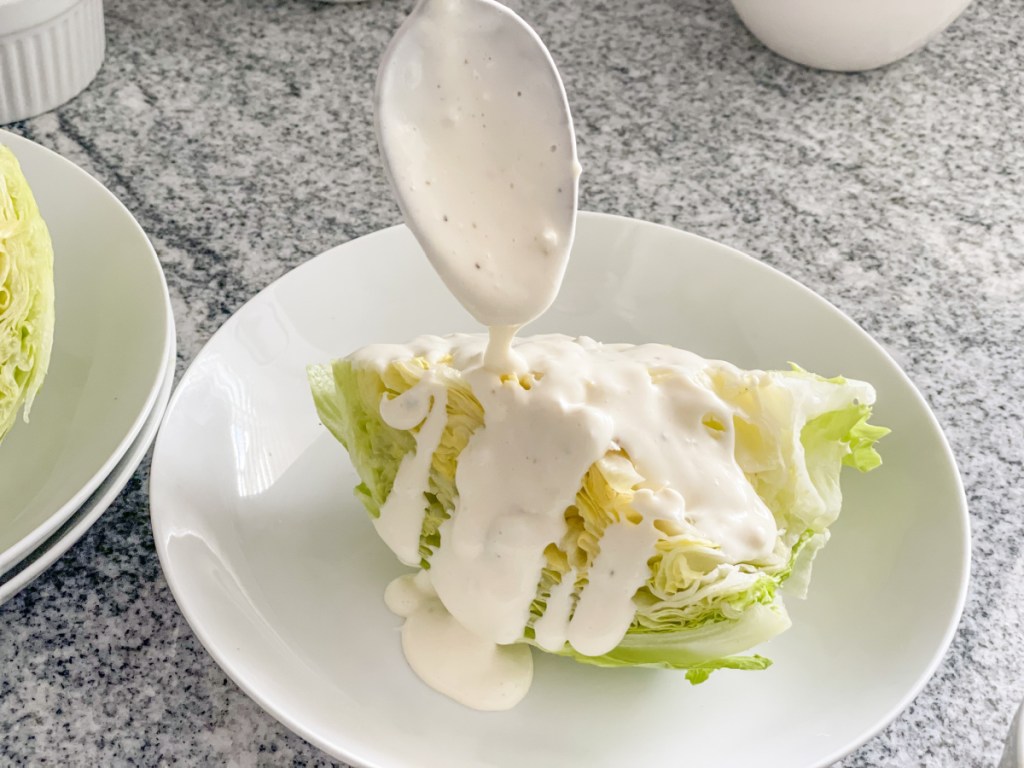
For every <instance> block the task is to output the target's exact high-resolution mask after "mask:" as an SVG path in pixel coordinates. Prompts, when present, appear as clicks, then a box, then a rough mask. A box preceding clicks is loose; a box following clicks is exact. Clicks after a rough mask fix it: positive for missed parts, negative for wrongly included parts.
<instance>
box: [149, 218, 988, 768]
mask: <svg viewBox="0 0 1024 768" xmlns="http://www.w3.org/2000/svg"><path fill="white" fill-rule="evenodd" d="M579 218H580V219H592V220H604V221H614V222H618V223H619V224H620V225H627V226H628V225H641V226H644V227H655V228H658V229H662V230H669V231H671V232H672V233H673V234H674V235H676V236H678V235H683V236H685V237H687V238H691V239H694V240H696V241H698V242H701V243H704V244H709V245H711V246H713V247H715V248H720V249H725V250H726V251H728V252H729V253H730V255H731V256H732V257H733V258H738V259H740V260H743V261H744V262H745V263H746V264H748V266H750V267H751V268H753V269H756V270H762V271H764V272H765V273H770V274H772V275H773V278H774V279H778V278H782V280H783V281H784V282H786V283H788V284H790V285H792V286H796V287H797V288H799V289H800V290H801V291H803V292H805V293H806V294H807V296H808V298H809V299H811V300H813V301H816V302H817V303H819V305H821V306H822V307H823V308H825V309H826V310H827V311H831V312H833V313H836V315H837V316H839V317H840V318H841V319H842V320H843V321H844V322H845V323H847V324H849V325H850V326H852V327H853V328H854V329H855V330H856V331H858V332H859V333H860V334H861V335H862V336H863V337H864V338H865V339H866V340H867V341H868V342H869V344H870V345H871V347H872V348H873V349H874V351H875V352H876V353H877V354H879V355H880V356H881V357H882V358H883V359H884V360H885V361H886V362H887V363H888V365H889V366H890V367H891V368H892V370H894V371H895V372H896V373H897V374H898V377H899V379H900V380H901V381H902V383H903V384H905V385H906V386H907V387H908V390H909V392H910V393H911V395H912V396H913V397H914V398H915V399H916V401H917V403H918V405H919V406H921V408H922V409H923V411H924V413H925V415H926V416H927V419H928V422H929V424H930V426H931V427H932V429H933V430H934V432H935V435H936V437H937V438H938V444H939V446H941V450H942V455H943V456H944V458H945V459H946V461H948V462H949V467H950V469H951V471H952V476H953V480H954V483H955V487H956V491H957V493H956V499H955V501H956V506H957V511H958V513H959V514H958V515H957V517H956V520H957V521H958V522H959V526H960V534H961V535H960V536H959V541H960V556H961V557H960V560H961V567H960V569H959V574H958V576H959V580H958V583H959V588H958V590H957V594H956V599H955V603H954V606H953V612H952V614H951V616H950V619H949V620H948V622H947V626H946V629H945V631H944V632H943V634H942V637H941V638H939V642H938V644H937V646H936V650H935V651H934V653H933V654H932V657H931V658H930V659H929V660H928V662H927V664H925V665H924V666H923V667H922V671H921V672H920V673H919V675H918V676H917V679H916V680H915V681H914V684H913V685H911V686H909V687H908V689H907V691H906V692H905V693H904V694H903V695H902V696H901V697H900V698H899V700H898V701H897V703H896V704H895V705H893V706H891V707H890V708H889V709H888V710H886V711H885V712H884V713H882V714H880V715H879V716H877V717H876V719H875V722H874V724H873V725H872V726H870V727H869V728H867V729H865V731H864V732H863V733H862V734H860V735H859V736H858V737H856V738H854V739H851V740H850V741H849V742H847V743H846V744H844V745H842V746H840V747H837V748H836V749H835V750H833V751H832V752H831V753H830V754H828V755H826V756H824V757H822V758H821V759H820V760H819V761H818V762H816V763H813V764H809V765H807V766H806V768H828V766H830V765H832V764H833V763H834V762H836V761H837V760H840V759H842V758H843V757H846V756H848V755H850V754H851V753H852V752H854V751H855V750H857V749H858V748H860V747H861V746H863V745H864V744H866V743H867V742H868V741H870V740H871V739H872V738H874V737H875V736H877V735H878V734H879V733H880V732H881V731H882V730H883V729H884V728H886V727H887V726H889V725H890V724H891V723H892V722H893V721H894V720H895V719H896V718H897V717H898V716H899V715H900V714H901V713H902V712H903V711H904V710H905V709H906V708H907V707H908V706H909V705H910V703H911V702H912V701H913V700H914V699H915V698H916V697H917V696H918V695H919V694H920V693H921V691H922V690H923V689H924V687H925V686H926V685H927V684H928V682H929V681H930V680H931V679H932V677H933V676H934V675H935V672H936V671H937V670H938V668H939V666H940V664H941V663H942V661H943V659H944V658H945V657H946V654H947V653H948V652H949V649H950V646H951V644H952V641H953V638H954V636H955V634H956V633H957V631H958V630H959V628H960V625H961V623H962V621H963V613H964V608H965V606H966V601H967V594H968V590H969V586H970V571H971V559H972V551H971V541H972V532H971V521H970V511H969V506H968V503H967V496H966V492H965V489H964V484H963V477H962V475H961V473H960V469H959V465H958V464H957V461H956V455H955V454H954V453H953V450H952V447H951V446H950V444H949V440H948V438H947V437H946V434H945V432H944V430H943V429H942V425H941V423H940V422H939V420H938V417H937V416H936V415H935V412H934V411H933V410H932V408H931V405H930V404H929V403H928V401H927V399H926V398H925V397H924V395H923V394H922V393H921V391H920V390H919V389H918V388H917V386H916V385H915V384H914V382H913V380H912V379H911V378H910V377H909V376H908V375H907V373H906V372H905V371H904V370H903V368H902V366H900V365H899V363H898V362H897V361H896V360H895V359H894V358H893V357H892V355H890V354H889V352H888V351H887V350H886V349H885V348H884V347H883V346H882V345H881V343H880V342H878V341H877V340H876V339H875V337H874V336H873V335H871V334H870V333H868V331H866V330H865V329H864V328H862V327H861V326H860V324H859V323H857V322H856V321H855V320H854V319H853V318H851V317H850V316H849V315H847V314H846V313H845V312H843V311H842V310H841V309H840V308H839V307H837V306H836V305H834V304H833V303H832V302H830V301H829V300H828V299H826V298H825V297H824V296H822V295H821V294H819V293H818V292H817V291H815V290H813V289H812V288H810V287H809V286H807V285H804V284H803V283H801V282H800V281H799V280H797V279H795V278H793V277H791V276H789V275H788V274H786V273H785V272H783V271H782V270H780V269H777V268H776V267H774V266H772V265H770V264H767V263H765V262H763V261H761V260H760V259H758V258H755V257H754V256H751V255H750V254H748V253H745V252H743V251H741V250H739V249H738V248H735V247H733V246H730V245H728V244H726V243H722V242H720V241H717V240H713V239H711V238H707V237H704V236H702V235H698V234H695V233H693V232H689V231H687V230H683V229H681V228H679V227H675V226H671V225H668V224H662V223H658V222H653V221H647V220H644V219H638V218H633V217H629V216H620V215H617V214H609V213H601V212H591V211H580V212H579ZM396 230H406V231H410V230H409V229H408V227H407V226H406V225H405V224H396V225H392V226H389V227H383V228H381V229H377V230H373V231H371V232H368V233H366V234H364V235H361V236H359V237H356V238H352V239H350V240H347V241H345V242H343V243H340V244H338V245H336V246H334V247H332V248H329V249H327V250H325V251H323V252H322V253H319V254H317V255H316V256H314V257H312V258H310V259H308V260H307V261H305V262H303V263H302V264H300V265H298V266H297V267H295V268H293V269H291V270H289V271H287V272H285V273H284V274H282V275H280V276H279V277H277V278H276V279H275V280H273V281H271V282H270V283H269V284H267V285H266V286H264V287H263V288H262V289H260V290H259V291H258V292H257V293H256V294H254V295H253V296H252V297H250V298H249V299H248V300H247V301H246V302H245V303H244V304H242V305H241V306H239V307H238V308H237V309H236V310H235V311H234V312H233V313H232V314H231V315H230V316H229V317H228V318H227V319H226V320H225V321H224V322H223V323H222V324H221V326H220V327H219V328H218V329H217V330H216V332H214V334H213V335H211V336H210V338H209V339H207V341H206V342H205V343H204V344H203V346H202V348H201V349H200V350H199V351H198V352H197V353H196V355H195V357H194V358H193V359H192V361H190V363H189V365H188V366H187V368H186V370H185V372H184V373H183V374H182V376H181V379H179V381H178V383H177V385H176V386H175V391H174V393H173V394H172V396H171V399H170V402H169V403H168V405H167V409H166V411H165V413H164V417H163V421H162V424H161V426H160V430H159V432H158V433H157V437H156V441H155V445H154V453H153V466H152V469H151V472H150V477H149V488H150V520H151V524H152V530H153V537H154V541H155V545H156V551H157V556H158V559H159V561H160V567H161V569H162V571H163V573H164V578H165V579H166V581H167V585H168V588H169V589H170V591H171V594H172V596H173V597H174V600H175V603H176V604H177V606H178V609H179V610H180V611H181V613H182V615H183V616H184V618H185V620H186V622H187V623H188V625H189V627H190V628H191V629H192V632H193V634H194V635H195V636H196V638H197V639H198V640H199V642H200V644H201V645H202V646H203V648H204V649H205V650H206V652H207V653H209V654H210V656H211V657H212V658H213V660H214V661H215V662H216V664H217V665H218V666H219V667H220V668H221V669H222V670H223V671H224V672H225V674H227V675H228V677H229V678H230V679H231V680H232V682H234V683H235V685H237V686H238V687H239V688H240V689H241V690H242V691H243V692H244V693H245V694H246V695H247V696H249V698H251V699H252V700H253V701H255V702H256V703H257V705H259V707H260V708H261V709H262V710H263V711H264V712H266V713H267V714H269V715H270V716H271V717H273V718H274V719H275V720H277V721H278V722H279V723H281V724H282V725H284V726H285V727H286V728H288V729H289V730H291V731H292V732H293V733H295V734H297V735H299V736H300V737H302V738H303V739H304V740H306V741H307V742H309V743H310V744H312V745H313V746H315V747H316V748H318V749H320V750H321V751H323V752H324V753H325V754H327V755H330V756H332V757H334V758H336V759H340V760H344V761H346V762H349V763H351V764H352V765H353V766H358V767H359V768H384V765H383V764H381V763H377V762H374V761H372V760H367V759H366V758H365V757H362V756H360V755H359V754H357V753H355V752H352V751H349V750H347V749H345V748H343V747H339V746H336V745H333V744H330V743H328V741H327V740H325V739H323V738H320V737H319V736H318V735H316V734H315V733H313V732H312V731H311V730H310V729H309V728H307V727H306V726H305V725H303V723H302V722H300V721H298V720H297V719H296V718H295V717H293V716H291V715H289V714H288V713H287V712H285V711H283V710H281V708H279V707H277V706H275V705H274V703H273V702H272V701H271V700H269V699H268V698H267V697H265V696H263V695H262V694H261V693H260V692H259V691H258V690H257V688H256V686H255V685H254V684H253V682H252V681H250V680H249V679H248V678H247V677H246V675H245V674H243V673H241V672H240V671H239V670H238V669H237V667H236V665H235V664H234V663H233V662H232V660H231V659H230V657H228V655H227V654H225V653H224V652H223V650H222V649H221V648H220V646H218V645H217V643H216V642H214V640H213V639H212V638H211V637H209V635H208V634H207V633H206V632H205V631H204V629H203V628H202V623H201V622H199V621H198V620H197V619H196V617H195V615H194V614H193V613H192V611H191V610H190V608H189V607H188V603H187V600H186V598H185V595H184V594H183V587H182V585H181V584H180V583H178V582H177V580H176V576H175V572H174V566H173V565H172V558H171V556H170V554H169V553H168V552H167V551H166V550H165V548H164V544H163V542H164V537H163V536H162V535H161V532H162V531H163V527H164V524H163V522H162V518H161V514H162V513H161V512H160V511H159V510H158V506H160V503H159V501H157V503H154V500H153V497H152V487H153V480H154V477H157V476H158V475H159V474H160V467H162V466H163V462H161V461H160V460H159V459H160V456H161V454H162V451H161V445H162V438H163V437H164V435H165V428H166V427H167V425H168V423H169V422H170V421H171V419H172V418H173V415H174V411H175V410H176V407H177V403H178V400H179V398H180V397H181V394H182V388H183V387H182V385H183V384H185V383H186V382H187V381H188V380H189V378H190V376H191V374H192V372H193V369H194V368H195V367H196V365H197V363H199V362H201V361H202V358H203V355H204V352H206V350H207V348H208V347H209V346H210V345H211V344H212V343H213V342H214V341H215V340H216V339H217V338H218V337H219V336H220V335H221V334H222V333H224V334H226V333H228V332H230V331H231V328H232V327H233V325H234V324H235V322H236V318H237V317H238V316H239V315H240V314H242V313H243V312H244V311H245V310H246V308H248V307H249V305H250V304H251V303H253V302H255V301H257V300H258V299H260V298H261V297H262V296H263V295H264V294H266V293H268V292H269V291H271V290H273V289H274V288H276V287H277V286H278V285H279V283H281V281H283V280H285V279H286V278H289V277H290V276H291V275H293V274H294V273H297V272H300V271H305V270H306V269H312V268H313V265H314V264H315V262H317V261H318V260H321V259H324V258H327V257H329V256H330V255H331V254H333V253H335V252H336V251H338V250H339V249H342V248H345V247H346V246H348V245H350V244H351V243H353V242H355V241H357V240H362V239H364V238H369V237H374V236H378V235H383V234H384V233H388V232H394V231H396Z"/></svg>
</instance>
